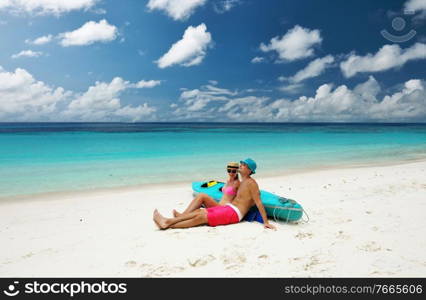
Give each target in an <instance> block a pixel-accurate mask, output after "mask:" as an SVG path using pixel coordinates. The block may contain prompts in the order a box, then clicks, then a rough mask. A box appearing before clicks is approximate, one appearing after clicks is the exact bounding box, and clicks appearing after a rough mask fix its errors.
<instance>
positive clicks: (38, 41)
mask: <svg viewBox="0 0 426 300" xmlns="http://www.w3.org/2000/svg"><path fill="white" fill-rule="evenodd" d="M52 39H53V35H51V34H49V35H45V36H41V37H38V38H36V39H34V40H33V41H31V40H26V41H25V43H27V44H31V45H37V46H39V45H44V44H47V43H50V42H51V41H52Z"/></svg>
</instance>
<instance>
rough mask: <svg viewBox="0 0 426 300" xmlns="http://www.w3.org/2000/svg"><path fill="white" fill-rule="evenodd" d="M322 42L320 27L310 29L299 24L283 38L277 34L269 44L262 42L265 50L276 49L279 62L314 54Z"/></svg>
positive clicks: (261, 46) (262, 48)
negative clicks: (315, 48)
mask: <svg viewBox="0 0 426 300" xmlns="http://www.w3.org/2000/svg"><path fill="white" fill-rule="evenodd" d="M321 42H322V38H321V34H320V32H319V30H318V29H315V30H310V29H308V28H303V27H301V26H299V25H296V26H294V27H293V28H292V29H290V30H289V31H288V32H287V33H286V34H285V35H283V36H282V37H281V38H280V37H278V36H276V37H274V38H272V39H271V41H270V42H269V44H268V45H265V44H264V43H261V44H260V50H262V51H263V52H269V51H276V52H277V53H278V57H279V62H283V61H294V60H298V59H302V58H306V57H310V56H312V55H314V48H313V47H314V46H315V45H319V44H321Z"/></svg>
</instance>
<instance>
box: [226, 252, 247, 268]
mask: <svg viewBox="0 0 426 300" xmlns="http://www.w3.org/2000/svg"><path fill="white" fill-rule="evenodd" d="M220 258H221V260H222V263H223V264H224V265H234V264H235V265H241V264H243V263H245V262H246V261H247V258H246V256H245V255H244V254H242V253H235V254H234V255H222V256H221V257H220Z"/></svg>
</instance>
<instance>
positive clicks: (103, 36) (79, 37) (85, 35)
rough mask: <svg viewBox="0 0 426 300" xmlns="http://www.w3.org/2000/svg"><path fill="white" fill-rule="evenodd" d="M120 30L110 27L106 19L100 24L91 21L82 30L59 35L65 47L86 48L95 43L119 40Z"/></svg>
mask: <svg viewBox="0 0 426 300" xmlns="http://www.w3.org/2000/svg"><path fill="white" fill-rule="evenodd" d="M117 36H118V30H117V27H115V26H114V25H110V24H109V23H108V22H107V21H106V20H105V19H103V20H101V21H99V22H98V23H96V22H94V21H89V22H87V23H85V24H84V25H83V26H81V27H80V28H78V29H76V30H74V31H70V32H64V33H61V34H59V36H58V37H59V38H60V39H61V41H60V44H61V45H62V46H63V47H68V46H84V45H90V44H93V43H95V42H103V43H106V42H110V41H113V40H115V39H116V38H117Z"/></svg>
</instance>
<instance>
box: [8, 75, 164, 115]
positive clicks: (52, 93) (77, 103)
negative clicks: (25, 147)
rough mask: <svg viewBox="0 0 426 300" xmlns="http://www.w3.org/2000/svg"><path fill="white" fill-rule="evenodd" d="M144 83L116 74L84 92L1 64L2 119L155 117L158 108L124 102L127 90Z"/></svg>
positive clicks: (141, 85) (139, 86)
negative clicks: (57, 85) (108, 81)
mask: <svg viewBox="0 0 426 300" xmlns="http://www.w3.org/2000/svg"><path fill="white" fill-rule="evenodd" d="M142 82H143V81H142ZM146 82H151V81H146ZM140 83H141V82H138V83H130V82H128V81H125V80H123V79H122V78H120V77H116V78H114V79H113V80H112V81H111V82H110V83H105V82H96V84H95V85H94V86H91V87H89V88H88V90H87V91H86V92H85V93H82V94H81V93H75V92H72V91H65V90H64V89H63V88H62V87H58V88H53V87H50V86H48V85H47V84H45V83H44V82H42V81H37V80H35V79H34V77H33V76H32V75H31V74H30V73H28V72H27V71H26V70H24V69H19V68H18V69H16V70H15V71H14V72H7V71H5V70H4V69H3V68H1V67H0V121H3V122H4V121H11V122H16V121H139V120H153V119H155V115H154V113H155V111H156V108H155V107H151V106H149V105H148V104H147V103H143V104H141V105H138V106H130V105H122V103H121V99H120V95H121V94H122V93H123V92H124V91H126V90H127V89H132V88H143V87H147V86H146V84H140ZM148 85H152V84H148Z"/></svg>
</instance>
